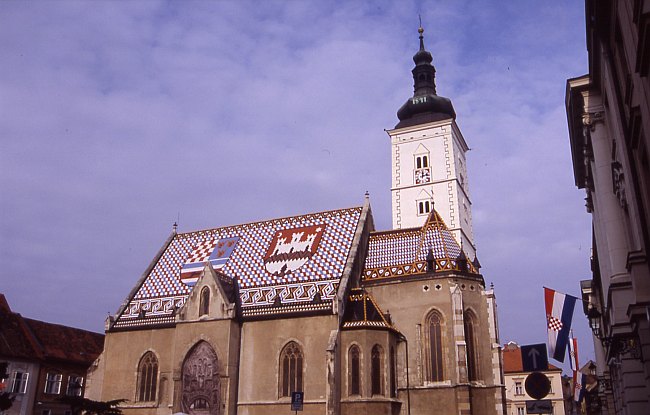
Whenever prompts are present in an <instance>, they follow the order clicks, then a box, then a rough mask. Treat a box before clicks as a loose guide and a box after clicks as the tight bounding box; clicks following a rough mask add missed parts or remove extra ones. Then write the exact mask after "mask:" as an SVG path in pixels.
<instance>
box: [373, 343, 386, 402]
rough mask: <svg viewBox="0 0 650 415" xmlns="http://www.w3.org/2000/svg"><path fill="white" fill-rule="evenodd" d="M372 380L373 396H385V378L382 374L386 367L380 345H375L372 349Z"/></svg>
mask: <svg viewBox="0 0 650 415" xmlns="http://www.w3.org/2000/svg"><path fill="white" fill-rule="evenodd" d="M370 359H371V362H370V378H371V390H372V394H373V395H383V394H384V391H383V387H382V386H383V384H384V376H383V373H382V367H383V366H384V350H383V349H382V348H381V346H380V345H378V344H375V345H374V346H373V347H372V352H371V355H370Z"/></svg>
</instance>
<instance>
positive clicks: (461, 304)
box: [365, 275, 500, 415]
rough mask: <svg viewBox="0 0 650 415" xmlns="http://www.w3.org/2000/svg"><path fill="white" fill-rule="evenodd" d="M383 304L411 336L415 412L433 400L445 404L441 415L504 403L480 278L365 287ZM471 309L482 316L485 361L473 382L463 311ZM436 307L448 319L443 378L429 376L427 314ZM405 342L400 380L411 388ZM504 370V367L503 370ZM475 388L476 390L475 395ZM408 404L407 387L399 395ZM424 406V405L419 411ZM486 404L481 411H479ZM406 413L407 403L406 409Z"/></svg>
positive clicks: (479, 326) (480, 327)
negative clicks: (502, 401)
mask: <svg viewBox="0 0 650 415" xmlns="http://www.w3.org/2000/svg"><path fill="white" fill-rule="evenodd" d="M365 288H366V289H367V290H368V291H369V292H370V294H371V295H372V296H373V297H374V298H375V300H376V301H377V304H379V305H380V306H381V307H382V309H383V310H384V311H385V312H387V313H389V314H390V316H391V319H392V321H393V324H394V325H395V327H396V328H397V329H398V330H399V331H400V332H401V333H403V334H404V335H405V337H406V338H407V340H408V348H409V362H408V365H409V384H410V386H411V396H410V399H411V413H412V414H417V413H427V410H426V408H427V407H428V405H430V402H431V401H432V400H433V401H435V402H440V405H441V406H440V409H439V412H438V411H437V413H440V414H457V413H462V412H463V411H464V410H469V408H470V403H469V402H470V400H471V401H472V402H474V403H473V404H472V405H471V406H472V407H473V411H474V412H473V415H477V414H481V413H486V414H487V413H494V410H495V408H497V407H498V404H497V402H496V399H497V397H498V396H499V393H500V392H499V390H498V389H499V387H500V385H498V381H499V380H498V379H499V376H498V373H495V368H494V367H493V354H494V353H493V348H492V347H493V344H492V339H491V337H492V336H491V332H490V328H489V327H488V324H489V323H488V322H489V321H491V318H490V317H489V315H488V306H487V302H486V299H485V296H484V295H483V294H482V291H483V288H482V286H481V284H480V282H479V281H476V280H473V279H468V278H462V277H457V276H453V275H450V276H449V277H443V278H440V277H438V278H432V279H428V280H419V281H402V282H400V283H399V284H394V283H383V284H381V285H369V286H366V287H365ZM468 309H469V310H471V311H472V313H474V315H475V317H476V322H477V323H478V324H477V327H476V331H477V332H476V340H477V352H478V362H479V380H478V381H475V382H471V385H472V387H471V388H470V387H469V385H470V382H469V381H468V374H467V362H466V342H465V338H464V331H463V316H462V313H463V312H464V311H466V310H468ZM431 310H436V311H438V312H439V313H440V314H441V315H442V317H443V320H444V328H443V330H444V331H443V356H444V363H443V381H437V382H432V381H429V380H427V378H428V375H427V366H426V365H427V363H426V361H427V355H426V353H427V345H426V336H427V335H426V333H425V331H426V327H425V323H426V317H427V315H428V313H429V312H431ZM405 347H406V346H405V345H404V346H402V345H400V348H399V354H398V374H399V377H398V383H399V387H400V389H403V388H405V387H406V368H405V366H406V360H405ZM497 372H498V370H497ZM470 389H471V394H470ZM399 398H400V400H402V402H406V400H407V396H406V391H405V390H402V391H401V392H400V395H399ZM419 407H421V409H418V408H419ZM479 408H480V409H479ZM402 413H405V412H404V407H403V408H402Z"/></svg>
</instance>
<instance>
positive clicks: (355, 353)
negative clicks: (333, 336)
mask: <svg viewBox="0 0 650 415" xmlns="http://www.w3.org/2000/svg"><path fill="white" fill-rule="evenodd" d="M348 365H349V366H348V367H349V369H348V371H349V379H350V392H349V394H350V395H361V350H359V346H357V345H353V346H352V347H350V350H349V351H348Z"/></svg>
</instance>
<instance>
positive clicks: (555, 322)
mask: <svg viewBox="0 0 650 415" xmlns="http://www.w3.org/2000/svg"><path fill="white" fill-rule="evenodd" d="M546 319H547V320H548V328H549V329H550V330H553V331H560V330H562V326H563V324H562V322H561V321H560V320H559V319H557V318H555V317H553V316H551V315H548V316H546Z"/></svg>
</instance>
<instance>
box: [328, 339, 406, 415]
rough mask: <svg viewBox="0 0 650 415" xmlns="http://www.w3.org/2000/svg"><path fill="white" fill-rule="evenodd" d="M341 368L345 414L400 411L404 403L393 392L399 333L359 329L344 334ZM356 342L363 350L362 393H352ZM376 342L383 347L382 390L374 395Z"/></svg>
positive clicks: (395, 412)
mask: <svg viewBox="0 0 650 415" xmlns="http://www.w3.org/2000/svg"><path fill="white" fill-rule="evenodd" d="M340 344H341V347H340V349H339V350H340V356H341V370H340V375H339V377H338V380H339V382H340V384H341V414H343V415H345V414H360V413H368V414H369V413H372V414H387V415H390V414H398V413H399V411H400V408H401V406H403V403H402V402H400V401H399V400H398V398H397V396H394V397H391V393H390V373H391V370H392V369H391V367H390V350H391V347H393V348H394V350H395V353H396V354H397V353H398V345H397V336H396V334H394V333H393V332H391V331H389V330H386V329H381V330H379V329H355V330H344V331H342V333H341V343H340ZM353 345H356V346H357V347H359V350H360V352H361V356H360V357H361V358H360V380H359V386H360V393H359V394H358V395H356V394H355V395H353V394H351V393H350V390H351V389H350V386H351V385H350V383H351V376H350V373H351V363H350V359H349V350H350V348H351V347H352V346H353ZM375 345H379V346H381V348H382V349H383V352H384V355H383V365H382V370H381V373H382V376H381V381H382V382H381V384H382V393H381V394H378V395H377V394H375V395H373V394H372V369H371V367H372V360H371V359H372V349H373V347H374V346H375Z"/></svg>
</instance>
